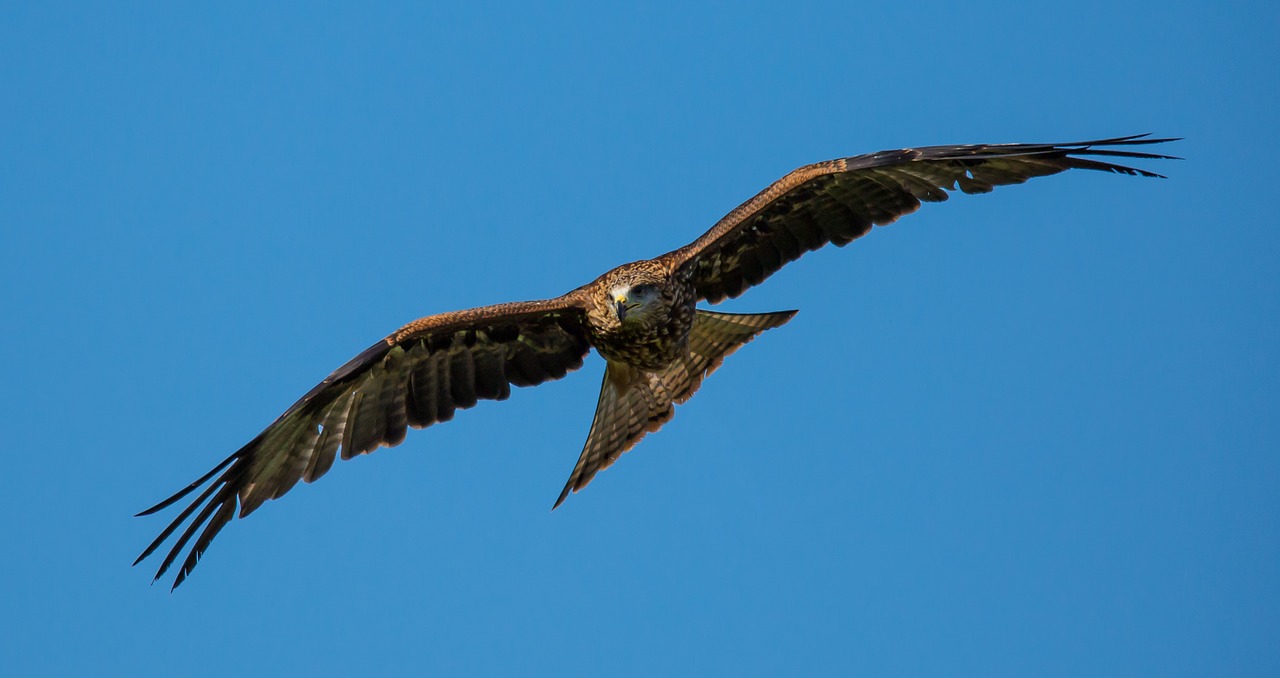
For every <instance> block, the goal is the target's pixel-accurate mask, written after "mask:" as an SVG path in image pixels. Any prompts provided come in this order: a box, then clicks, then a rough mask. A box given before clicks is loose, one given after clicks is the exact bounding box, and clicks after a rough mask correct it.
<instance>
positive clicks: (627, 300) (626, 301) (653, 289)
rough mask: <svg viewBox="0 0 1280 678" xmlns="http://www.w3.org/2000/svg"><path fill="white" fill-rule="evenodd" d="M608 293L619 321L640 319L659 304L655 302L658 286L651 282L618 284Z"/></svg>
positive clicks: (645, 316)
mask: <svg viewBox="0 0 1280 678" xmlns="http://www.w3.org/2000/svg"><path fill="white" fill-rule="evenodd" d="M609 294H610V295H612V298H613V307H614V310H615V312H616V313H617V314H618V322H620V323H626V322H638V321H641V320H643V319H645V318H647V317H648V316H649V314H650V313H652V312H653V310H654V309H655V308H657V307H658V306H660V304H658V303H656V302H657V301H658V286H657V285H655V284H653V283H644V282H641V283H635V284H626V285H618V286H616V287H614V288H613V289H612V290H610V292H609Z"/></svg>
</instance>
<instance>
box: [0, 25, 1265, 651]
mask: <svg viewBox="0 0 1280 678" xmlns="http://www.w3.org/2000/svg"><path fill="white" fill-rule="evenodd" d="M266 4H267V3H213V4H212V5H207V6H194V7H193V6H190V3H188V4H187V5H188V6H185V7H180V8H179V7H174V6H171V4H170V3H156V4H151V5H148V4H137V3H130V4H127V5H126V4H125V3H114V2H113V3H97V4H89V5H87V6H86V5H85V4H81V3H74V4H61V3H52V2H42V3H33V2H25V3H18V2H10V3H4V4H3V6H2V7H0V86H2V91H3V94H2V95H0V304H2V308H3V318H4V321H3V322H4V329H5V331H4V332H3V333H2V334H3V338H0V342H3V344H4V349H5V350H4V354H5V355H6V356H8V358H7V360H6V361H5V366H6V370H5V371H6V378H5V383H6V388H5V392H6V393H7V396H6V397H5V398H4V407H3V412H4V414H3V415H2V417H3V421H4V424H5V431H6V434H7V435H6V445H5V449H6V454H5V460H6V461H5V465H4V466H5V467H4V472H3V474H0V496H3V505H4V507H5V510H4V511H3V513H2V514H0V516H2V517H0V535H2V536H3V540H4V543H5V544H6V549H5V555H4V557H3V559H0V563H2V565H0V567H3V574H4V577H3V584H0V586H2V587H3V588H2V589H0V600H2V601H3V603H2V605H3V612H4V614H3V616H2V619H0V625H3V626H4V627H5V628H2V629H0V667H3V668H0V672H3V673H4V674H5V675H10V676H35V675H116V674H119V675H134V676H160V675H182V676H226V675H415V674H425V675H433V674H434V675H531V676H533V675H596V676H598V675H608V676H653V675H669V674H672V673H674V674H696V675H725V676H743V675H854V674H857V675H876V676H939V675H981V676H1032V675H1034V676H1085V675H1087V676H1143V675H1147V676H1183V675H1185V676H1203V675H1233V676H1250V675H1255V676H1262V675H1271V676H1274V675H1277V674H1280V528H1278V525H1280V492H1278V491H1277V488H1280V388H1278V387H1280V356H1278V352H1277V347H1278V346H1280V326H1278V319H1280V266H1278V264H1277V255H1278V254H1280V229H1278V228H1277V227H1278V226H1280V224H1278V223H1277V219H1276V217H1275V212H1274V209H1275V195H1276V193H1275V192H1276V190H1277V189H1276V186H1277V180H1280V176H1278V172H1277V164H1276V161H1275V158H1276V157H1277V155H1278V154H1280V141H1278V139H1280V137H1277V135H1276V121H1277V120H1278V119H1280V110H1278V109H1280V107H1278V106H1277V96H1278V94H1277V93H1278V92H1280V77H1278V75H1280V48H1278V47H1277V42H1276V40H1277V38H1276V36H1277V32H1278V31H1280V10H1277V9H1276V8H1277V5H1276V4H1275V3H1261V2H1259V3H1233V4H1230V5H1221V6H1219V5H1211V4H1209V3H1202V4H1199V5H1193V4H1191V3H1185V4H1184V3H1167V2H1160V3H1052V7H1053V8H1052V9H1048V8H1047V6H1048V4H1047V3H1021V2H1019V3H1004V4H983V3H978V4H971V3H964V4H958V3H915V2H912V3H876V4H874V5H867V4H864V3H850V2H841V3H808V2H806V3H768V4H762V5H757V6H746V5H741V4H736V3H724V4H708V5H703V4H693V5H690V4H689V3H681V5H680V7H679V8H678V9H676V8H668V9H663V8H657V7H652V6H647V5H646V6H634V7H625V8H622V7H619V8H615V9H602V8H601V7H600V6H599V4H600V3H582V4H581V5H554V6H548V5H544V4H539V6H538V7H536V8H526V9H519V8H513V7H512V6H510V5H508V4H506V3H495V4H482V3H451V4H459V5H465V8H451V9H427V8H425V7H424V6H425V5H426V4H427V3H421V5H420V4H418V3H412V4H397V3H377V7H374V8H361V9H339V8H335V7H332V6H322V5H320V4H317V3H270V5H271V6H270V7H265V6H264V5H266ZM788 4H791V5H795V6H794V7H787V6H786V5H788ZM1033 6H1034V8H1032V7H1033ZM1140 132H1155V133H1157V134H1159V135H1165V136H1182V137H1186V140H1185V141H1182V142H1179V143H1177V144H1173V145H1170V146H1169V147H1168V151H1169V152H1171V153H1173V154H1175V155H1181V156H1185V158H1186V160H1183V161H1178V162H1160V163H1144V164H1143V165H1144V166H1146V167H1148V168H1150V169H1153V170H1156V171H1159V172H1162V173H1165V174H1167V175H1168V176H1169V178H1168V179H1167V180H1153V179H1137V178H1131V177H1124V176H1116V175H1106V174H1101V173H1090V172H1076V173H1072V174H1068V175H1060V176H1056V177H1051V178H1046V179H1038V180H1035V181H1032V182H1031V183H1029V184H1027V185H1024V186H1014V187H1009V188H1005V189H1000V190H998V191H997V192H996V193H994V194H992V195H987V196H963V195H961V196H956V197H955V198H954V199H953V200H952V201H950V202H948V203H946V204H942V205H932V206H928V207H926V208H925V209H924V210H922V211H921V212H920V213H918V214H916V215H913V216H910V217H908V218H906V219H903V220H902V221H900V222H898V223H897V224H895V225H893V226H891V227H888V228H884V229H878V230H877V231H876V232H874V233H872V234H871V235H870V236H868V237H867V238H865V239H863V240H860V241H858V242H856V243H855V244H853V245H851V246H849V247H847V248H845V249H836V248H828V249H826V250H823V251H820V252H817V253H814V254H810V255H807V256H806V257H805V258H804V259H802V260H801V261H799V262H797V263H795V264H792V265H791V266H789V267H787V268H786V269H785V270H783V271H782V272H780V273H779V274H777V275H775V276H774V277H773V278H771V279H770V280H769V281H768V283H767V284H765V285H763V286H761V287H759V288H757V289H755V290H753V291H751V292H749V293H748V294H746V295H745V296H744V297H742V298H740V299H737V300H735V301H732V302H730V303H727V304H724V305H722V306H721V307H720V308H722V309H725V310H730V311H743V312H748V311H773V310H780V309H791V308H798V309H800V314H799V315H798V316H797V317H796V319H795V320H794V321H792V323H791V324H789V325H787V326H786V327H785V328H782V329H778V330H774V331H771V332H769V333H767V334H765V335H764V336H763V337H762V338H761V339H759V340H758V341H756V342H755V343H753V344H751V345H750V346H748V347H746V348H745V349H743V350H742V351H740V352H739V353H737V354H736V355H734V356H733V357H731V358H730V359H729V360H728V361H727V363H726V364H725V366H724V367H723V368H722V369H721V370H720V371H719V372H718V373H716V374H715V375H714V376H713V377H711V378H710V379H709V380H708V382H707V383H706V385H705V386H704V388H703V389H702V391H701V392H700V393H699V394H698V395H697V397H696V398H694V399H693V400H692V402H690V403H689V404H688V405H685V406H683V407H682V408H680V409H679V410H678V412H677V415H676V418H675V419H674V421H672V423H670V424H669V425H668V426H667V427H666V428H665V429H664V430H662V431H661V432H660V433H658V434H656V435H652V436H650V437H649V438H648V439H646V440H645V441H644V442H643V443H642V444H641V445H640V446H639V447H638V448H637V449H636V450H634V451H632V452H630V453H628V454H627V455H626V456H625V457H624V458H623V459H622V460H621V461H620V462H619V463H618V464H616V465H615V466H613V467H612V468H610V469H609V470H608V471H606V472H604V473H602V474H601V475H600V476H598V477H597V478H596V479H595V481H594V482H593V483H592V484H591V486H590V487H589V488H587V489H586V490H585V491H584V492H582V493H580V494H577V495H574V496H572V497H570V498H569V500H568V501H567V502H566V503H565V505H564V506H562V507H561V508H560V509H558V510H556V511H555V512H551V511H550V510H549V509H550V507H551V504H552V501H553V500H554V499H555V497H556V494H557V493H558V492H559V490H560V487H561V485H562V484H563V482H564V480H565V478H566V477H567V476H568V474H569V472H570V470H571V469H572V467H573V463H574V461H575V459H576V458H577V455H578V452H579V449H580V446H581V444H582V441H583V439H584V437H585V436H586V432H587V428H588V425H589V423H590V418H591V414H592V410H593V407H594V405H595V400H596V394H597V390H598V387H599V380H600V375H601V372H602V370H603V362H602V361H601V360H600V359H599V358H598V357H596V356H593V357H591V358H590V359H589V360H588V363H587V365H586V367H584V369H582V370H581V371H580V372H578V373H575V374H572V375H570V377H569V378H566V379H565V380H563V381H560V382H556V383H552V384H549V385H544V386H540V387H538V388H534V389H521V390H517V391H516V392H515V393H514V394H513V397H512V398H511V399H510V400H509V401H507V402H503V403H483V404H482V405H481V406H480V407H478V408H476V409H474V410H470V411H467V412H464V413H462V414H460V415H459V416H458V418H457V419H456V420H455V421H453V422H451V423H449V424H447V425H443V426H437V427H433V428H431V429H428V430H426V431H415V432H411V434H410V436H409V438H408V440H407V441H406V442H405V443H404V444H403V445H401V446H399V447H396V448H393V449H390V450H381V451H379V452H378V453H376V454H373V455H370V456H367V457H362V458H360V459H357V460H355V461H350V462H340V463H339V465H337V466H336V467H335V468H334V469H333V470H332V471H331V472H330V473H329V475H327V476H326V477H324V478H323V480H322V481H320V482H317V483H315V484H314V485H305V486H304V485H300V486H299V487H298V488H296V489H294V490H293V492H291V493H290V494H289V495H288V496H287V497H285V498H284V499H282V500H279V501H274V502H270V503H268V504H267V505H265V506H264V507H263V508H262V509H260V510H259V511H258V512H257V513H255V514H254V515H253V516H251V517H250V518H249V519H247V520H243V521H236V522H234V523H232V524H231V525H230V526H229V527H228V528H227V529H226V530H225V531H224V532H223V533H222V535H221V536H220V537H219V539H218V540H217V541H216V542H215V543H214V545H213V547H212V548H211V549H210V550H209V552H208V554H207V555H206V557H205V559H204V561H202V563H201V566H200V567H199V569H197V570H196V572H195V574H194V576H193V577H192V578H191V579H190V580H188V582H187V583H186V584H185V585H184V586H183V587H182V588H180V589H178V591H177V592H176V593H174V594H172V595H171V594H170V593H169V592H168V580H166V581H165V582H163V584H157V585H155V586H149V582H150V579H151V574H152V572H153V570H154V564H153V563H151V562H148V563H146V564H145V565H144V566H139V567H137V568H130V567H129V563H130V562H131V561H132V560H133V558H134V556H136V555H137V553H138V552H139V551H140V550H141V549H142V548H143V547H144V546H145V545H146V544H147V542H148V541H150V540H151V538H152V537H153V536H154V535H155V534H156V533H158V532H159V530H161V529H162V528H163V527H164V525H165V524H166V522H167V520H168V518H170V517H172V516H173V513H172V512H170V513H166V514H165V515H164V516H160V517H151V518H134V517H132V514H133V513H135V512H137V511H139V510H141V509H143V508H145V507H147V506H149V505H151V504H152V503H154V502H155V501H157V500H159V499H162V498H163V497H165V496H167V495H168V494H170V493H171V492H173V491H174V490H176V489H178V488H179V487H181V486H183V485H185V484H186V483H188V482H189V481H191V480H192V479H194V478H195V477H197V476H199V475H200V474H202V473H203V472H204V471H206V470H207V469H208V468H210V467H211V466H213V465H214V464H215V463H216V462H217V461H219V460H221V459H222V458H224V457H225V456H226V455H227V454H229V453H230V452H231V451H233V450H234V449H236V448H237V447H239V446H240V445H241V444H243V443H244V442H246V441H247V440H248V439H249V438H251V437H252V436H253V435H254V434H256V433H257V432H258V431H259V430H260V429H261V428H262V427H263V426H265V425H266V424H268V423H269V422H270V421H271V420H272V419H274V418H275V417H276V416H277V415H278V414H279V413H280V412H281V411H282V410H283V409H284V408H285V407H287V406H288V405H289V404H290V403H292V402H293V401H294V400H295V399H296V398H297V397H298V396H300V395H301V394H302V393H304V392H305V391H306V390H308V389H309V388H310V387H311V386H312V385H313V384H315V383H316V382H317V381H319V380H320V379H321V378H322V377H324V376H325V375H326V374H328V373H329V372H330V371H331V370H332V369H334V368H335V367H337V366H338V365H340V364H342V363H343V362H345V361H346V360H347V359H348V358H350V357H351V356H353V355H355V354H356V353H357V352H358V351H360V350H361V349H363V348H365V347H366V346H368V345H369V344H371V343H372V342H374V341H376V340H377V339H378V338H379V337H381V336H383V335H385V334H386V333H388V332H390V331H391V330H393V329H395V328H396V327H398V326H399V325H401V324H402V323H404V322H407V321H409V320H412V319H414V318H416V317H418V316H422V315H427V314H431V313H436V312H442V311H448V310H453V309H458V308H466V307H471V306H479V305H484V304H489V303H495V302H500V301H511V300H519V299H528V298H543V297H548V296H554V295H557V294H560V293H562V292H565V291H567V290H569V289H571V288H573V287H576V286H578V285H580V284H583V283H585V282H587V281H589V280H591V279H592V278H594V277H595V276H596V275H598V274H599V273H601V272H603V271H604V270H606V269H608V268H610V267H613V266H615V265H618V264H621V263H624V262H627V261H631V260H634V259H639V258H644V257H650V256H655V255H658V254H661V253H663V252H666V251H668V250H670V249H673V248H675V247H678V246H680V245H683V244H685V243H686V242H688V241H690V240H692V239H693V238H694V237H696V236H697V235H699V234H700V233H702V232H703V231H704V230H705V229H706V228H708V227H709V226H710V225H711V224H712V223H714V221H715V220H716V219H718V218H719V217H720V216H721V215H723V214H724V213H725V212H727V211H728V210H730V209H731V208H733V207H734V206H735V205H737V204H738V203H739V202H741V201H742V200H744V199H746V198H748V197H750V196H751V195H752V194H754V193H755V192H756V191H758V190H760V189H761V188H763V187H764V186H765V185H767V184H768V183H769V182H771V181H773V180H774V179H776V178H778V177H779V176H781V175H782V174H784V173H785V172H787V171H789V170H791V169H792V168H794V167H796V166H798V165H801V164H805V163H808V162H814V161H817V160H824V159H828V158H832V157H839V156H844V155H854V154H858V153H864V152H870V151H876V150H880V149H886V148H897V147H902V146H918V145H927V144H943V143H973V142H1017V141H1037V142H1038V141H1072V140H1076V139H1087V138H1096V137H1105V136H1113V135H1122V134H1133V133H1140Z"/></svg>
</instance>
